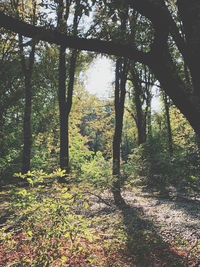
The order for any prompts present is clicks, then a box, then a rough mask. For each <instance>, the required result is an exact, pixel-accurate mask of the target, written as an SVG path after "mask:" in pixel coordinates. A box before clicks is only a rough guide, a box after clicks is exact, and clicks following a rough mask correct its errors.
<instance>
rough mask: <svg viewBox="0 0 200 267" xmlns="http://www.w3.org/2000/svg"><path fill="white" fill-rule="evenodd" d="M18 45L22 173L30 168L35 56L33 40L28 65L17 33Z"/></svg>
mask: <svg viewBox="0 0 200 267" xmlns="http://www.w3.org/2000/svg"><path fill="white" fill-rule="evenodd" d="M19 47H20V58H21V66H22V71H23V74H24V85H25V107H24V123H23V141H24V147H23V157H22V173H26V172H28V171H29V170H30V161H31V146H32V131H31V107H32V85H31V79H32V73H33V65H34V57H35V43H34V42H33V44H32V48H31V52H30V54H29V58H28V66H27V65H26V60H25V55H24V50H23V38H22V36H21V35H19Z"/></svg>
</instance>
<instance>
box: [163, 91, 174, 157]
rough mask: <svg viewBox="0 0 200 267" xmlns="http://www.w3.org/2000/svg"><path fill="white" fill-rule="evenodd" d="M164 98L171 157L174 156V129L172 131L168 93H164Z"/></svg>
mask: <svg viewBox="0 0 200 267" xmlns="http://www.w3.org/2000/svg"><path fill="white" fill-rule="evenodd" d="M163 98H164V104H165V114H166V120H167V134H168V146H169V153H170V155H171V156H173V139H172V129H171V121H170V115H169V100H168V97H167V95H166V93H164V95H163Z"/></svg>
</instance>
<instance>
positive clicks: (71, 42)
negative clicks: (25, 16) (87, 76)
mask: <svg viewBox="0 0 200 267" xmlns="http://www.w3.org/2000/svg"><path fill="white" fill-rule="evenodd" d="M0 26H2V27H3V28H5V29H7V30H10V31H13V32H15V33H20V34H22V35H24V36H26V37H30V38H34V39H36V40H42V41H46V42H49V43H54V44H57V45H64V46H66V47H68V48H75V49H79V50H87V51H93V52H99V53H105V54H108V55H115V56H120V57H121V56H122V57H128V58H130V59H134V60H136V61H139V62H141V63H146V64H147V62H148V61H149V53H144V52H141V51H138V50H137V49H136V48H135V47H134V46H133V45H129V44H119V43H115V42H113V41H101V40H98V39H85V38H79V37H74V36H69V35H67V34H64V33H60V32H58V31H57V30H56V29H46V28H45V27H39V26H33V25H30V24H28V23H26V22H24V21H20V20H18V19H16V18H13V17H10V16H8V15H5V14H4V13H3V12H2V11H0Z"/></svg>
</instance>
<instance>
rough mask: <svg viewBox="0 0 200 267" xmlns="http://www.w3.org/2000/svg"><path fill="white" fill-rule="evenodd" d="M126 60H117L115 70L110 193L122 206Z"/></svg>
mask: <svg viewBox="0 0 200 267" xmlns="http://www.w3.org/2000/svg"><path fill="white" fill-rule="evenodd" d="M127 65H128V62H127V59H123V60H122V59H117V61H116V69H115V130H114V137H113V178H114V181H113V186H112V192H113V196H114V200H115V203H116V204H117V205H121V204H124V203H125V202H124V200H123V198H122V196H121V184H122V181H121V176H120V145H121V138H122V127H123V115H124V101H125V94H126V80H127V70H128V67H127Z"/></svg>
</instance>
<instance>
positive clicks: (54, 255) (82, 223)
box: [0, 186, 200, 267]
mask: <svg viewBox="0 0 200 267" xmlns="http://www.w3.org/2000/svg"><path fill="white" fill-rule="evenodd" d="M64 188H65V187H64V186H62V188H61V189H60V190H61V191H62V192H64V193H63V194H64V195H62V194H61V191H59V192H58V189H56V190H57V191H55V190H54V189H52V188H51V189H49V190H50V191H51V192H50V191H49V192H48V190H47V188H46V190H44V192H43V194H44V195H45V198H47V197H49V196H51V197H52V196H53V197H57V196H58V193H59V197H60V199H62V198H63V196H65V197H69V195H70V194H74V192H73V190H74V189H70V190H69V189H67V191H66V190H65V191H63V190H64ZM15 190H16V189H15ZM31 190H33V189H31ZM12 191H13V189H12V187H7V188H6V187H5V188H4V189H3V190H2V191H1V192H0V200H1V204H0V215H1V218H0V230H1V231H2V232H1V233H3V234H2V236H1V237H0V247H1V248H0V266H74V267H75V266H76V267H78V266H124V267H125V266H126V267H133V266H139V267H143V266H144V267H150V266H167V267H170V266H174V267H175V266H191V267H194V266H195V267H197V266H200V198H198V197H195V198H193V197H189V196H186V195H182V194H176V193H175V192H174V190H173V188H172V189H170V193H169V194H160V193H159V192H157V191H152V190H151V189H148V188H147V187H141V186H140V187H139V186H138V187H132V188H130V187H128V188H127V189H125V190H124V191H123V192H122V195H123V198H124V199H125V201H126V203H127V206H124V207H122V208H119V207H116V206H115V204H114V202H113V198H112V194H111V193H109V192H108V191H105V192H99V191H98V190H91V188H90V187H82V188H81V195H80V198H79V200H80V199H81V198H82V196H84V197H85V196H86V197H87V202H83V205H84V208H83V205H81V206H80V203H79V205H75V206H73V205H74V204H73V205H72V204H70V205H71V206H70V205H69V206H67V207H68V213H65V215H66V217H67V216H68V217H67V220H68V221H67V223H68V228H67V229H68V232H69V234H68V235H67V234H64V235H63V237H62V236H60V235H56V233H57V232H56V233H54V237H52V233H50V234H48V233H47V232H45V234H43V235H42V234H38V232H41V229H42V230H43V232H44V229H46V228H45V227H46V226H45V224H46V222H47V221H48V222H49V221H50V218H48V219H47V220H46V221H45V220H43V218H42V217H40V218H39V219H40V224H38V225H37V223H36V221H34V224H35V225H34V226H33V221H30V220H29V221H30V222H29V224H27V223H26V224H23V225H21V226H19V224H20V219H19V218H22V217H23V218H24V217H26V216H25V214H29V213H27V212H30V207H29V208H28V211H26V212H24V213H23V216H22V215H21V214H19V216H18V214H16V213H15V212H17V208H16V207H17V206H15V207H14V208H15V209H16V210H15V211H14V210H13V206H12V205H11V207H12V208H10V206H9V205H10V204H9V203H10V202H11V201H14V198H12V194H13V193H12ZM47 194H48V195H47ZM66 194H67V195H66ZM36 195H37V193H36ZM61 195H62V197H61ZM73 196H75V195H73ZM15 198H16V196H15ZM45 201H46V200H45ZM40 202H42V197H41V192H40ZM44 203H46V202H44ZM34 205H35V204H34ZM52 205H54V206H55V203H54V204H52ZM72 206H73V207H72ZM69 207H72V209H73V213H71V215H70V216H71V217H70V216H69V213H70V212H71V210H69ZM39 209H40V208H39V206H37V208H36V209H35V211H38V210H39ZM46 209H47V208H46ZM59 209H60V206H59ZM48 212H49V210H47V214H48ZM56 212H58V209H57V210H56ZM59 212H60V210H59ZM44 213H45V212H44ZM13 214H14V216H13ZM35 214H36V212H35ZM56 214H57V213H56ZM73 214H74V215H73ZM10 216H11V217H12V219H10ZM40 216H42V215H41V214H40ZM73 216H74V217H73ZM80 216H81V217H80ZM17 217H19V218H18V219H16V218H17ZM30 217H31V216H30ZM54 217H55V214H54ZM62 218H63V217H62ZM53 219H54V218H53ZM26 220H27V217H26ZM32 220H33V219H32ZM34 220H35V219H34ZM57 220H58V219H57ZM54 224H55V221H54ZM27 225H28V226H27ZM30 225H32V226H30ZM52 225H53V224H52ZM71 225H73V228H70V227H71ZM50 226H51V225H50V224H49V227H48V228H49V229H50V228H51V227H50ZM28 227H29V228H28ZM30 227H32V228H30ZM39 227H40V228H39ZM42 227H43V228H42ZM59 227H60V226H59ZM57 228H58V226H57ZM25 229H26V230H25ZM30 229H31V230H30ZM51 229H54V228H51ZM60 229H61V228H60ZM54 231H55V230H54ZM60 231H61V230H60ZM65 232H66V228H65ZM1 233H0V234H1ZM62 233H63V232H62ZM41 237H42V240H43V241H45V242H44V243H45V246H47V248H45V246H44V244H43V243H41V242H42V241H41ZM52 240H53V241H52ZM69 243H70V245H69ZM41 244H42V250H41V251H40V253H39V252H38V251H39V250H40V249H41ZM55 244H57V245H56V246H55ZM66 244H67V245H66ZM37 246H38V248H37V249H36V247H37ZM55 248H56V249H55ZM60 248H62V249H60ZM36 250H37V251H36ZM52 251H53V252H52ZM66 251H67V252H66ZM44 254H45V255H46V258H45V259H41V257H43V256H44ZM36 258H38V260H37V261H36ZM49 259H50V260H49Z"/></svg>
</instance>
